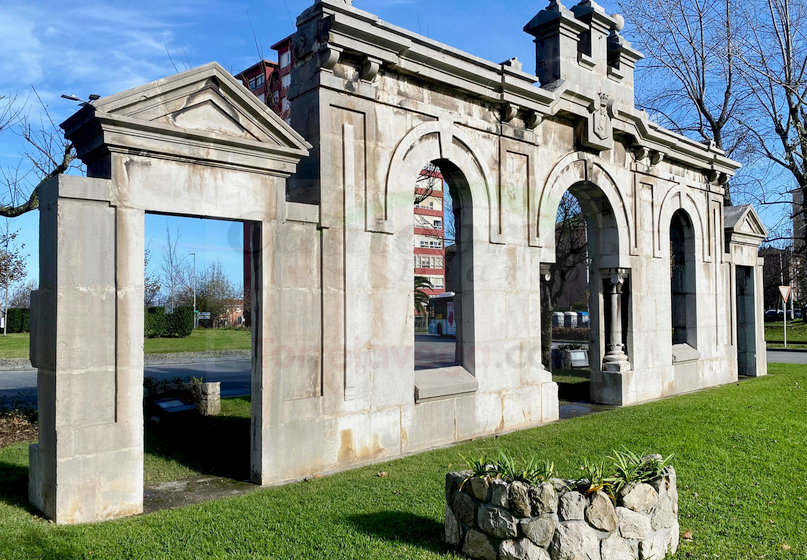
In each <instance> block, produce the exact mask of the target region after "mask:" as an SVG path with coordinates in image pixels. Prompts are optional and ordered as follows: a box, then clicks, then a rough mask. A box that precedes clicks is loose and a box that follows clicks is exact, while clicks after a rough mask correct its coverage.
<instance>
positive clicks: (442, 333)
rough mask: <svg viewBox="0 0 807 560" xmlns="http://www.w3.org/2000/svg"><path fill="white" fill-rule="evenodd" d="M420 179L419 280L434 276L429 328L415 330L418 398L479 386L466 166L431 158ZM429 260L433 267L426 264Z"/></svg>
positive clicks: (416, 229) (416, 246)
mask: <svg viewBox="0 0 807 560" xmlns="http://www.w3.org/2000/svg"><path fill="white" fill-rule="evenodd" d="M424 177H427V178H428V177H431V178H432V180H431V181H429V180H428V179H425V180H424V179H423V178H424ZM418 178H419V179H420V180H419V181H416V186H415V210H414V223H413V227H414V252H415V255H414V258H415V280H416V283H417V282H418V279H421V280H422V279H423V278H424V277H429V278H431V279H433V280H432V282H431V286H429V288H430V290H429V291H430V292H431V293H430V295H429V298H428V304H427V308H426V312H425V313H426V315H427V332H418V329H416V332H414V333H413V336H414V338H415V343H414V350H415V370H416V372H417V374H416V377H415V385H416V398H417V400H418V401H419V402H420V401H423V400H427V399H431V398H439V397H442V396H447V395H449V394H459V393H462V392H468V391H471V390H475V388H476V382H475V380H474V379H473V377H472V376H471V375H469V374H473V373H474V366H473V231H474V228H473V212H472V202H471V194H470V188H469V185H468V181H467V180H466V178H465V175H464V174H463V173H462V171H460V169H459V168H458V167H457V166H456V165H455V164H453V163H451V162H450V161H448V160H446V159H436V160H433V161H432V162H430V163H428V164H427V165H426V166H425V167H424V168H423V169H422V170H421V171H420V174H419V176H418ZM435 179H436V180H435ZM424 185H428V186H426V187H424ZM419 206H420V208H419ZM422 207H425V208H422ZM438 207H439V210H438ZM424 226H425V227H424ZM427 263H428V265H429V267H430V268H426V267H425V266H424V265H426V264H427ZM441 279H442V283H441V282H440V280H441ZM434 280H436V282H435V281H434ZM421 284H422V282H421ZM415 292H416V293H415V296H416V297H414V298H413V300H414V301H415V302H416V303H417V301H418V299H420V300H421V301H422V294H423V293H424V292H425V290H423V289H420V293H418V288H417V287H415ZM418 296H420V297H418ZM416 307H417V306H416ZM417 312H418V311H417V309H416V315H415V316H416V317H417ZM416 324H417V322H416ZM431 388H433V389H434V390H433V391H432V390H431Z"/></svg>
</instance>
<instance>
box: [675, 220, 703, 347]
mask: <svg viewBox="0 0 807 560" xmlns="http://www.w3.org/2000/svg"><path fill="white" fill-rule="evenodd" d="M670 293H671V312H670V317H671V320H672V344H673V346H675V345H679V344H686V345H689V346H691V347H692V348H697V347H698V341H697V300H696V291H695V234H694V229H693V227H692V221H691V220H690V218H689V215H687V213H686V212H685V211H684V210H677V211H676V212H675V213H674V214H673V216H672V220H671V221H670Z"/></svg>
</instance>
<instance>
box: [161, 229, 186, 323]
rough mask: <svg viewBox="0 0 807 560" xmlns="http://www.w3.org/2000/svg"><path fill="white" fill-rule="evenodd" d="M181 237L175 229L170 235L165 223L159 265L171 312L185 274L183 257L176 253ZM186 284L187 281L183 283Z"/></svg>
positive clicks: (175, 304)
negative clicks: (163, 241)
mask: <svg viewBox="0 0 807 560" xmlns="http://www.w3.org/2000/svg"><path fill="white" fill-rule="evenodd" d="M181 238H182V233H180V232H179V231H177V233H176V235H175V236H174V237H171V228H169V227H168V225H167V224H166V226H165V239H166V241H165V245H163V247H162V250H163V254H162V263H161V265H160V277H161V280H162V284H163V285H164V286H165V288H166V289H167V290H168V302H170V304H171V306H170V307H171V311H172V312H173V310H174V309H176V306H177V296H178V294H179V290H180V288H181V287H182V286H183V278H184V277H185V276H187V275H186V274H185V272H184V269H185V268H187V267H186V266H185V257H184V256H180V255H179V253H178V248H179V240H180V239H181ZM185 284H187V283H185Z"/></svg>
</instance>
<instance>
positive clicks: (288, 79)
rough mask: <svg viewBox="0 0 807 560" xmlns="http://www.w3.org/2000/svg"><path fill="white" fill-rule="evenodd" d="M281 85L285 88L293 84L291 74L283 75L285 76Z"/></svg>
mask: <svg viewBox="0 0 807 560" xmlns="http://www.w3.org/2000/svg"><path fill="white" fill-rule="evenodd" d="M280 85H281V87H282V88H283V89H286V88H288V87H289V86H290V85H291V74H286V75H285V76H283V78H282V79H281V80H280Z"/></svg>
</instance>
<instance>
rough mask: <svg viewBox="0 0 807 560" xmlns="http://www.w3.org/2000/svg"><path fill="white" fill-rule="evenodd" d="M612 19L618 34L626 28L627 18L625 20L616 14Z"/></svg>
mask: <svg viewBox="0 0 807 560" xmlns="http://www.w3.org/2000/svg"><path fill="white" fill-rule="evenodd" d="M611 19H613V20H614V23H615V25H614V31H616V32H617V33H619V32H620V31H622V30H623V29H624V28H625V18H623V17H622V15H621V14H614V15H612V16H611Z"/></svg>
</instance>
